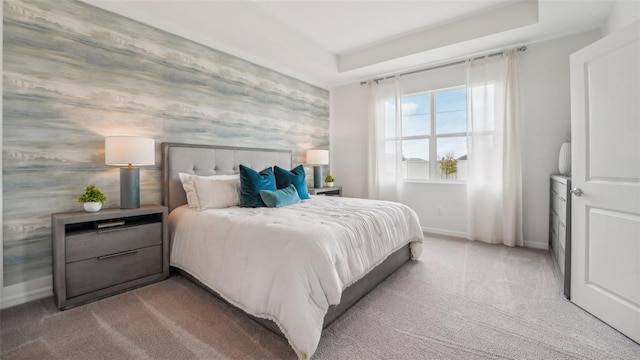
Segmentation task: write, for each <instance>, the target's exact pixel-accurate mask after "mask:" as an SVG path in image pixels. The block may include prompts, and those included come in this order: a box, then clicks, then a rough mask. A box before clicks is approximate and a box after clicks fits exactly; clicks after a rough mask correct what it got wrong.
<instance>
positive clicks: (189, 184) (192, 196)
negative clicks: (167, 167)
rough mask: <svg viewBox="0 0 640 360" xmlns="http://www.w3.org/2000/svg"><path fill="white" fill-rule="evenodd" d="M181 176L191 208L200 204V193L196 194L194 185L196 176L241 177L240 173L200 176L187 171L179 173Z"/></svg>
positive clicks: (221, 178)
mask: <svg viewBox="0 0 640 360" xmlns="http://www.w3.org/2000/svg"><path fill="white" fill-rule="evenodd" d="M178 176H179V177H180V182H181V183H182V188H183V189H184V192H185V193H186V194H187V203H188V204H189V207H190V208H197V207H198V206H199V205H198V195H197V194H196V189H195V187H194V186H193V179H195V178H197V177H198V178H207V179H220V180H229V179H239V178H240V174H234V175H209V176H200V175H195V174H187V173H178Z"/></svg>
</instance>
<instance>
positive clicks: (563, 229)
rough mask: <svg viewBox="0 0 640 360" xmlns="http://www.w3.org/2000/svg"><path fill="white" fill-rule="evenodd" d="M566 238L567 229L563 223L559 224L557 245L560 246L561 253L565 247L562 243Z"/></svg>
mask: <svg viewBox="0 0 640 360" xmlns="http://www.w3.org/2000/svg"><path fill="white" fill-rule="evenodd" d="M566 237H567V229H566V227H565V226H564V224H563V223H559V224H558V244H559V245H560V248H561V249H562V251H564V247H565V243H564V242H565V238H566Z"/></svg>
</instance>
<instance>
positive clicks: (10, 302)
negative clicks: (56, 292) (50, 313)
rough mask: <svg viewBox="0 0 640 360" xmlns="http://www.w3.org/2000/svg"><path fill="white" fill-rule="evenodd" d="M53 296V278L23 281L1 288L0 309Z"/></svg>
mask: <svg viewBox="0 0 640 360" xmlns="http://www.w3.org/2000/svg"><path fill="white" fill-rule="evenodd" d="M51 295H53V277H51V276H45V277H42V278H38V279H34V280H29V281H25V282H22V283H19V284H15V285H10V286H5V287H4V288H2V297H1V298H0V309H6V308H9V307H12V306H16V305H20V304H24V303H26V302H29V301H33V300H38V299H43V298H46V297H48V296H51Z"/></svg>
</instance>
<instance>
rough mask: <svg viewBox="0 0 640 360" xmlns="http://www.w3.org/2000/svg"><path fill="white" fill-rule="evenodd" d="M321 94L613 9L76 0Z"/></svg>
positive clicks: (569, 29) (505, 1) (575, 3)
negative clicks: (268, 70) (313, 87)
mask: <svg viewBox="0 0 640 360" xmlns="http://www.w3.org/2000/svg"><path fill="white" fill-rule="evenodd" d="M84 1H85V2H87V3H89V4H92V5H94V6H97V7H100V8H103V9H106V10H109V11H111V12H114V13H117V14H120V15H123V16H126V17H129V18H131V19H134V20H137V21H140V22H142V23H145V24H148V25H151V26H154V27H157V28H159V29H162V30H165V31H167V32H170V33H173V34H176V35H179V36H182V37H184V38H187V39H190V40H193V41H196V42H198V43H201V44H203V45H206V46H209V47H212V48H215V49H218V50H221V51H224V52H227V53H230V54H232V55H235V56H238V57H241V58H243V59H246V60H248V61H251V62H254V63H257V64H259V65H262V66H265V67H268V68H271V69H274V70H276V71H279V72H282V73H284V74H287V75H290V76H293V77H295V78H298V79H301V80H303V81H306V82H309V83H311V84H314V85H318V86H321V87H324V88H327V89H330V88H332V87H335V86H338V85H343V84H348V83H353V82H357V81H360V80H364V79H369V78H372V77H376V76H379V75H384V74H389V73H393V72H397V71H400V70H404V69H408V68H414V67H419V66H424V65H428V64H434V63H437V62H443V61H447V60H451V59H458V58H460V57H464V56H469V55H474V54H478V53H482V52H489V51H494V50H498V49H502V48H505V47H509V46H517V45H522V44H528V43H533V42H537V41H542V40H547V39H552V38H556V37H560V36H565V35H569V34H573V33H578V32H582V31H586V30H590V29H596V28H599V27H601V26H602V24H603V22H604V21H605V19H606V16H607V15H608V13H609V11H610V9H611V6H612V4H613V2H612V1H588V0H584V1H580V0H566V1H550V0H540V1H528V0H525V1H520V0H494V1H484V0H476V1H431V0H429V1H247V0H237V1H206V0H198V1H194V0H172V1H168V0H84Z"/></svg>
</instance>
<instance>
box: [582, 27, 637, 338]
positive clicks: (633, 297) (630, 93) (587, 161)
mask: <svg viewBox="0 0 640 360" xmlns="http://www.w3.org/2000/svg"><path fill="white" fill-rule="evenodd" d="M639 37H640V22H635V23H634V24H632V25H630V26H629V27H626V28H624V29H623V30H620V31H618V32H616V33H614V34H612V35H610V36H607V37H605V38H603V39H601V40H599V41H597V42H595V43H593V44H591V45H589V46H588V47H586V48H584V49H582V50H580V51H578V52H576V53H575V54H573V55H571V136H572V159H571V160H572V168H573V174H572V175H573V176H572V183H573V189H574V190H576V188H577V189H580V190H581V191H582V193H580V191H578V190H576V191H574V193H573V195H572V199H571V200H572V216H571V222H572V224H571V226H572V229H573V232H572V236H571V242H572V244H571V245H572V254H571V255H572V256H571V301H573V302H575V304H576V305H578V306H580V307H582V308H583V309H585V310H586V311H588V312H590V313H591V314H593V315H594V316H596V317H598V318H599V319H601V320H602V321H604V322H606V323H608V324H609V325H611V326H612V327H614V328H616V329H617V330H619V331H620V332H622V333H623V334H625V335H626V336H628V337H629V338H631V339H633V340H635V341H636V342H640V41H639Z"/></svg>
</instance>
